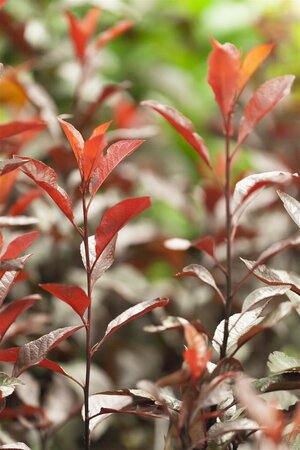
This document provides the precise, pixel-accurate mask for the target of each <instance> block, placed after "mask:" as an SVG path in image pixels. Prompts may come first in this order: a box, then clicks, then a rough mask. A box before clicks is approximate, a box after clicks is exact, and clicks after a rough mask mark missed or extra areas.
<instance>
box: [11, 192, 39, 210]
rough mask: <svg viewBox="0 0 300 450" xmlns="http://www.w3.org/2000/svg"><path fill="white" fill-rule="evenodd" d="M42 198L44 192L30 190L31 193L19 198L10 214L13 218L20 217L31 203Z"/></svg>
mask: <svg viewBox="0 0 300 450" xmlns="http://www.w3.org/2000/svg"><path fill="white" fill-rule="evenodd" d="M41 196H42V192H41V191H40V190H39V189H30V191H28V192H26V193H25V194H23V195H22V196H21V197H19V198H18V199H17V200H16V201H15V203H14V204H13V205H12V206H11V207H10V209H9V210H8V214H9V215H11V216H18V215H19V214H21V213H22V212H23V211H25V210H26V209H27V208H28V206H30V205H31V203H32V202H33V201H34V200H35V199H37V198H39V197H41Z"/></svg>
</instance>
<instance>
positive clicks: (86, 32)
mask: <svg viewBox="0 0 300 450" xmlns="http://www.w3.org/2000/svg"><path fill="white" fill-rule="evenodd" d="M100 12H101V11H100V9H99V8H91V9H90V10H89V11H88V12H87V14H86V15H85V17H84V18H83V19H81V20H79V19H77V18H76V17H75V16H73V14H71V13H70V12H69V11H67V12H66V13H65V15H66V17H67V19H68V22H69V28H70V35H71V38H72V42H73V46H74V49H75V52H76V55H77V57H78V58H79V60H80V61H81V62H83V60H84V57H85V53H86V47H87V44H88V41H89V39H90V37H91V36H92V34H93V32H94V31H95V28H96V25H97V21H98V19H99V16H100Z"/></svg>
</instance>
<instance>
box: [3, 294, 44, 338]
mask: <svg viewBox="0 0 300 450" xmlns="http://www.w3.org/2000/svg"><path fill="white" fill-rule="evenodd" d="M40 299H41V297H40V296H39V295H28V296H27V297H24V298H23V299H21V300H15V301H13V302H11V303H9V305H7V306H6V308H4V309H3V310H1V312H0V318H1V321H0V342H1V341H2V339H3V336H4V335H5V333H6V331H7V330H8V328H9V327H10V326H11V325H12V324H13V323H14V321H15V320H16V318H17V317H18V316H19V315H20V314H22V313H23V312H24V311H26V310H27V309H28V308H30V307H31V306H32V305H33V304H34V303H35V302H37V301H38V300H40Z"/></svg>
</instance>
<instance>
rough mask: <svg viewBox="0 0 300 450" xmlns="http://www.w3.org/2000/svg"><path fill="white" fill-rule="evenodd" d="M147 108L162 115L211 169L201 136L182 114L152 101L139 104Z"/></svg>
mask: <svg viewBox="0 0 300 450" xmlns="http://www.w3.org/2000/svg"><path fill="white" fill-rule="evenodd" d="M141 104H142V105H144V106H148V107H149V108H151V109H153V110H154V111H156V112H158V113H159V114H160V115H162V116H163V117H164V118H165V119H166V120H167V121H168V122H169V123H170V124H171V125H172V126H173V127H174V128H175V129H176V130H177V131H178V133H180V134H181V136H182V137H183V138H184V139H185V140H186V141H187V142H188V143H189V144H190V145H191V146H192V147H193V148H194V149H195V150H196V152H197V153H198V155H199V156H200V157H201V158H202V160H203V161H204V162H205V163H206V164H207V165H208V167H211V161H210V156H209V153H208V149H207V147H206V144H205V142H204V140H203V139H202V137H201V136H199V134H198V133H196V131H195V127H194V125H193V123H192V122H191V121H190V120H189V119H187V118H186V117H185V116H184V115H183V114H181V113H180V112H179V111H177V110H176V109H174V108H171V106H167V105H163V104H162V103H158V102H156V101H154V100H146V101H143V102H142V103H141Z"/></svg>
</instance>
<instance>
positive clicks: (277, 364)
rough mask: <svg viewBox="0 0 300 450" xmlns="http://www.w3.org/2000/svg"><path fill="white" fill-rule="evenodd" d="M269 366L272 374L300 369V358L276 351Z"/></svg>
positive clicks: (271, 355)
mask: <svg viewBox="0 0 300 450" xmlns="http://www.w3.org/2000/svg"><path fill="white" fill-rule="evenodd" d="M267 365H268V368H269V370H270V371H271V372H275V373H276V372H285V371H287V370H290V369H293V368H300V358H295V357H292V356H288V355H286V354H285V353H283V352H278V351H276V352H273V353H271V354H270V355H269V360H268V363H267Z"/></svg>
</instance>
